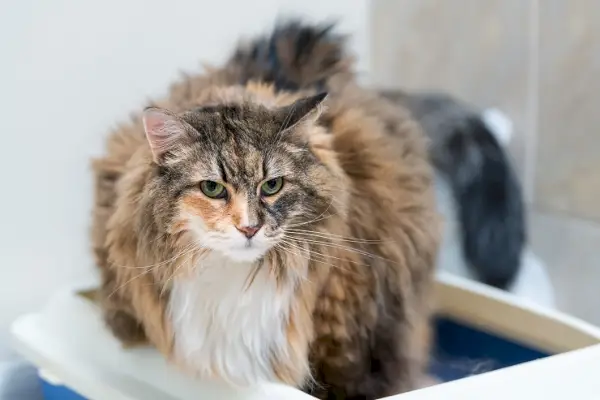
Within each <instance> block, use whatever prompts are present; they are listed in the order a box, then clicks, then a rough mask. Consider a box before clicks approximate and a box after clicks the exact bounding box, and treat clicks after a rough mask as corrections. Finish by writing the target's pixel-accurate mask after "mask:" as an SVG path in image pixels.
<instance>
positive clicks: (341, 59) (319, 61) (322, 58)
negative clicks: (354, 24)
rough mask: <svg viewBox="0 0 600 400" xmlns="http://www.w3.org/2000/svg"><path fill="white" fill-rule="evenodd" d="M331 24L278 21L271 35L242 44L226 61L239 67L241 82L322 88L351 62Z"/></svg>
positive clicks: (280, 87)
mask: <svg viewBox="0 0 600 400" xmlns="http://www.w3.org/2000/svg"><path fill="white" fill-rule="evenodd" d="M333 28H334V25H333V24H329V25H310V24H304V23H302V22H299V21H291V22H286V23H283V24H279V25H278V26H277V27H276V28H275V29H274V30H273V32H272V33H271V34H270V35H268V36H266V37H260V38H257V39H255V40H253V41H252V42H251V43H250V44H249V45H246V46H241V47H240V48H239V49H238V50H237V51H236V52H235V54H234V55H233V57H232V58H231V60H230V61H229V65H231V66H233V67H235V68H239V71H240V73H241V77H242V79H241V80H242V82H240V83H242V84H243V83H246V82H247V81H249V80H260V81H263V82H269V83H273V84H274V85H275V87H276V89H277V90H290V91H293V90H299V89H308V88H315V89H317V90H325V89H326V83H327V80H328V79H329V78H330V77H332V76H333V75H335V74H338V73H343V72H348V71H349V68H350V66H351V64H352V63H351V60H350V58H349V57H347V56H346V54H345V53H344V38H343V37H342V36H341V35H338V34H335V33H334V32H333Z"/></svg>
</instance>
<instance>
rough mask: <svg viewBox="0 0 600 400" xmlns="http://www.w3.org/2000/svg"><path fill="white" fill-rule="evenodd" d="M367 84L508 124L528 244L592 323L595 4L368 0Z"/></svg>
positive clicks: (597, 298) (598, 76) (597, 219)
mask: <svg viewBox="0 0 600 400" xmlns="http://www.w3.org/2000/svg"><path fill="white" fill-rule="evenodd" d="M371 27H372V28H371V71H370V82H371V83H372V84H373V85H374V86H376V87H395V88H408V89H442V90H447V91H450V92H452V93H454V94H456V95H459V96H460V97H462V98H464V99H465V100H469V101H471V102H473V103H475V104H477V105H480V106H481V107H487V106H497V107H499V108H500V109H502V110H503V111H505V112H506V113H507V114H508V115H509V116H510V117H511V119H512V120H513V121H514V122H515V126H516V137H515V138H514V139H513V144H512V148H511V152H512V155H513V158H514V160H515V163H516V166H517V170H518V172H519V175H520V177H521V180H522V182H523V185H524V187H525V191H526V194H527V201H528V202H529V203H530V205H531V208H532V212H531V216H530V227H529V230H530V236H531V240H530V241H531V245H532V247H533V249H534V251H535V252H536V253H537V254H538V255H539V256H540V257H541V258H542V259H543V260H544V261H545V263H546V264H547V265H548V267H549V270H550V273H551V275H552V279H553V281H554V284H555V286H556V290H557V299H558V303H559V306H560V307H561V308H562V309H564V310H566V311H568V312H571V313H573V314H576V315H578V316H580V317H583V318H585V319H588V320H590V321H592V322H595V323H597V324H600V307H596V306H595V304H599V302H600V289H598V288H600V1H598V0H568V1H567V0H485V1H481V0H451V1H448V0H394V1H391V0H373V1H372V9H371Z"/></svg>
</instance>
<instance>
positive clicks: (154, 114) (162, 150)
mask: <svg viewBox="0 0 600 400" xmlns="http://www.w3.org/2000/svg"><path fill="white" fill-rule="evenodd" d="M142 120H143V122H144V131H145V132H146V139H148V144H150V149H151V150H152V157H153V159H154V162H155V163H157V164H162V163H163V162H164V156H165V154H166V153H167V152H168V151H169V150H171V149H172V148H173V146H174V145H175V143H177V142H178V140H180V139H181V138H182V137H183V136H184V135H185V134H186V128H185V122H183V121H181V120H180V119H179V118H178V117H177V116H176V115H175V114H173V113H172V112H170V111H167V110H163V109H161V108H156V107H149V108H146V109H145V110H144V115H143V118H142Z"/></svg>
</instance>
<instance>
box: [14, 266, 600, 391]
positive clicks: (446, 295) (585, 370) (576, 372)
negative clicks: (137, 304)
mask: <svg viewBox="0 0 600 400" xmlns="http://www.w3.org/2000/svg"><path fill="white" fill-rule="evenodd" d="M77 289H78V290H81V289H82V288H81V287H79V288H77ZM75 292H76V290H74V289H71V290H66V291H63V292H61V293H59V294H58V295H56V296H55V297H53V299H52V300H51V301H50V302H49V303H48V304H47V305H46V307H45V308H44V309H43V310H42V311H41V312H39V313H35V314H28V315H24V316H22V317H20V318H19V319H18V320H17V321H15V322H14V323H13V325H12V336H13V338H14V343H15V348H16V350H17V351H19V352H20V353H21V354H22V355H23V356H25V357H26V358H27V359H28V360H30V361H31V362H32V363H34V364H35V365H36V366H37V367H38V368H40V370H41V371H42V374H44V377H45V378H47V379H50V380H51V381H54V382H55V383H57V382H59V383H62V384H64V385H65V386H67V387H69V388H70V389H73V390H75V391H76V392H78V393H80V394H81V395H82V396H84V397H87V398H90V399H99V400H101V399H107V400H158V399H165V400H175V399H192V398H194V399H197V398H207V399H210V398H215V399H219V400H221V399H223V400H226V399H244V400H256V399H290V400H296V399H298V400H301V399H312V397H311V396H309V395H307V394H305V393H303V392H301V391H299V390H296V389H293V388H291V387H286V386H283V385H275V384H267V385H263V386H260V387H257V388H253V389H246V390H242V389H233V388H230V387H226V386H223V385H219V384H217V383H211V382H199V381H196V380H193V379H190V378H188V377H186V376H184V375H183V374H181V373H179V372H178V371H176V370H175V368H174V367H172V366H170V365H168V364H167V363H166V361H165V360H164V359H163V358H162V357H161V356H160V355H159V354H158V353H157V352H156V351H155V350H153V349H128V350H123V349H121V347H120V345H119V344H118V342H117V341H116V340H115V339H114V338H113V337H112V336H111V335H110V334H109V333H108V332H107V331H106V329H104V327H103V323H102V321H101V318H100V314H99V311H98V309H97V307H95V306H94V305H93V304H91V303H90V302H89V301H87V300H85V299H83V298H81V297H80V296H77V295H75ZM436 297H437V304H438V309H439V310H440V312H441V313H442V314H446V315H448V316H451V317H452V318H456V319H459V320H462V321H464V322H466V323H469V324H472V325H476V326H479V327H481V328H483V329H488V330H491V331H492V332H494V333H496V334H501V335H504V336H506V337H508V338H513V339H516V340H519V341H521V342H523V343H525V344H529V345H533V346H535V347H537V348H539V349H541V350H545V351H551V352H565V351H571V350H575V349H579V348H583V347H587V346H591V345H595V344H598V343H600V330H599V329H598V328H596V327H594V326H592V325H590V324H587V323H585V322H583V321H580V320H578V319H576V318H573V317H570V316H566V315H564V314H561V313H559V312H557V311H553V310H546V309H543V308H541V307H539V306H537V305H535V304H534V303H529V302H523V301H521V300H519V299H517V298H515V297H514V296H512V295H510V294H507V293H505V292H502V291H499V290H495V289H492V288H489V287H487V286H484V285H480V284H477V283H474V282H471V281H468V280H466V279H463V278H460V277H455V276H452V275H446V274H441V275H440V276H439V277H438V282H437V286H436ZM65 324H67V325H69V326H64V325H65ZM74 325H77V327H78V328H77V329H72V328H70V327H71V326H74ZM548 332H553V334H552V335H548ZM92 344H93V345H92ZM98 348H100V349H98ZM599 367H600V346H594V347H591V348H589V349H584V350H577V351H572V352H569V353H567V354H560V355H557V356H552V357H548V358H546V359H543V360H539V361H534V362H531V363H525V364H521V365H518V366H515V367H511V368H505V369H502V370H499V371H494V372H490V373H487V374H482V375H478V376H473V377H470V378H467V379H462V380H459V381H454V382H450V383H446V384H442V385H437V386H434V387H431V388H427V389H422V390H418V391H414V392H411V393H406V394H402V395H397V396H393V397H390V398H389V399H398V400H400V399H402V400H417V399H418V400H423V399H433V398H454V397H452V396H456V398H461V399H464V400H470V399H473V400H475V399H477V400H479V399H480V398H481V394H482V393H483V392H482V391H485V394H486V395H485V397H486V400H493V399H496V398H497V399H503V400H504V399H506V398H511V399H515V400H519V399H527V400H530V399H531V398H532V397H531V393H535V397H533V398H541V396H542V393H545V394H544V396H550V397H545V398H559V397H554V394H558V393H562V392H561V390H560V388H562V387H563V386H564V385H567V386H568V387H569V393H570V394H573V393H575V391H576V392H579V391H580V390H582V391H583V392H584V391H585V390H588V391H589V390H595V391H594V392H590V393H591V394H592V396H591V397H590V396H588V397H585V396H583V395H582V396H578V397H577V398H578V399H585V400H587V399H592V398H594V399H595V398H597V395H598V393H599V392H600V379H597V376H596V374H593V373H592V372H591V371H594V370H595V371H597V370H599V369H600V368H599ZM117 370H118V371H119V373H118V374H117V373H115V372H114V371H117ZM591 375H593V377H592V376H591ZM506 379H508V380H509V381H510V382H511V384H510V385H506V384H505V383H502V382H504V380H506ZM549 380H551V381H549ZM557 385H558V386H557ZM555 386H556V387H555ZM492 388H493V389H492ZM517 389H518V390H517ZM532 390H533V391H534V392H532ZM583 392H581V393H583ZM526 393H529V395H528V396H525V394H526ZM442 394H443V397H439V396H441V395H442ZM522 394H523V395H522ZM449 396H450V397H449ZM563 398H564V397H563Z"/></svg>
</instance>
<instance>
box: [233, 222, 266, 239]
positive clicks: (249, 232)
mask: <svg viewBox="0 0 600 400" xmlns="http://www.w3.org/2000/svg"><path fill="white" fill-rule="evenodd" d="M260 227H261V226H260V225H255V226H241V227H236V228H237V230H238V231H240V232H242V233H243V234H244V236H246V237H247V238H248V239H250V238H252V237H253V236H254V235H256V232H258V231H259V230H260Z"/></svg>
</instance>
